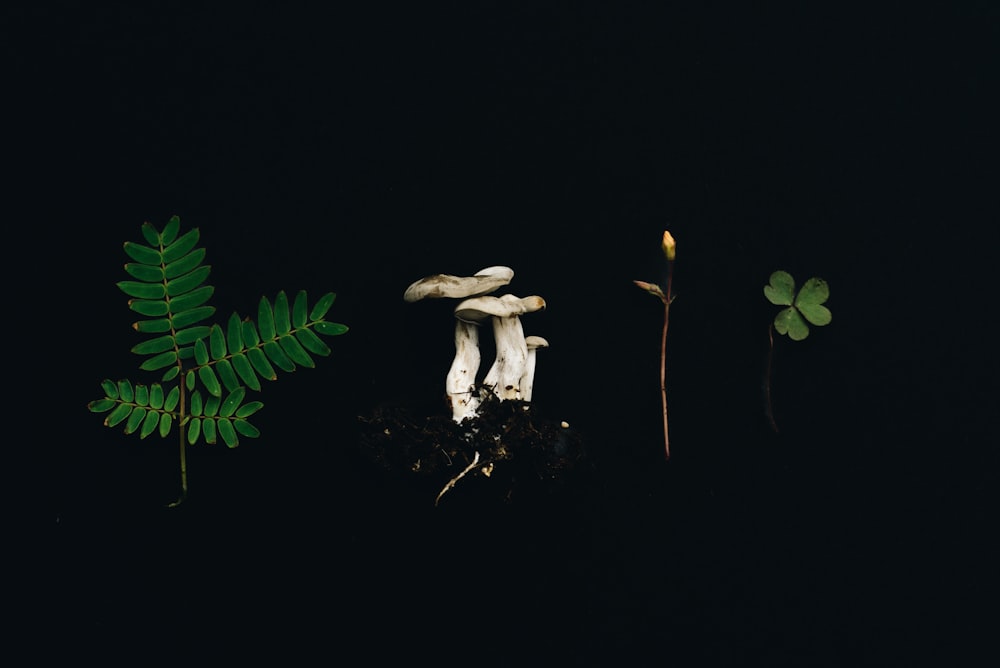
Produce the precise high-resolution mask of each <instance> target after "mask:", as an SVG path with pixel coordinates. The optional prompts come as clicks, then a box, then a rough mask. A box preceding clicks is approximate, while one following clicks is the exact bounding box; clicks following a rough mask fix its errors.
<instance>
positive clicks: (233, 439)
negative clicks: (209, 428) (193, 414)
mask: <svg viewBox="0 0 1000 668" xmlns="http://www.w3.org/2000/svg"><path fill="white" fill-rule="evenodd" d="M216 424H217V425H218V427H219V436H221V437H222V440H223V441H224V442H225V444H226V446H227V447H230V448H235V447H236V446H238V445H239V444H240V439H239V437H237V436H236V430H235V429H234V428H233V423H232V422H230V421H229V420H227V419H225V418H219V419H218V420H217V421H216Z"/></svg>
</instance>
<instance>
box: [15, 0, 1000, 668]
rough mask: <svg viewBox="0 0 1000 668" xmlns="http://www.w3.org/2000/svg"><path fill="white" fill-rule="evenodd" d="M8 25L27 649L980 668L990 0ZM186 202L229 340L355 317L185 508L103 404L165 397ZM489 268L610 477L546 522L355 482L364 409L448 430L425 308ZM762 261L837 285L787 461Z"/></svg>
mask: <svg viewBox="0 0 1000 668" xmlns="http://www.w3.org/2000/svg"><path fill="white" fill-rule="evenodd" d="M5 11H6V12H9V13H10V16H9V18H10V20H9V21H5V27H6V28H7V29H9V31H10V39H7V40H5V42H4V50H5V52H6V55H5V58H4V60H5V65H6V67H7V69H8V71H9V72H8V73H9V77H8V91H9V95H8V97H7V103H6V105H5V107H7V111H8V112H9V113H10V114H11V116H10V120H9V126H8V129H9V133H8V137H7V144H8V151H7V154H8V157H9V158H10V160H9V162H10V166H11V167H12V170H11V171H12V174H11V175H10V178H9V179H8V180H7V186H8V187H9V188H10V192H11V195H12V196H13V199H14V201H15V202H16V204H15V207H14V210H13V211H12V212H9V213H10V214H11V216H12V219H11V220H9V221H8V222H9V224H10V226H11V227H9V228H8V229H9V230H11V234H12V235H13V236H12V237H11V238H12V239H13V240H14V241H17V242H18V243H17V244H16V245H15V244H13V243H12V244H10V245H8V247H7V252H8V256H9V259H10V262H11V265H10V266H12V267H18V266H20V267H24V266H25V265H26V267H27V268H21V269H17V272H18V274H17V275H18V279H19V280H18V281H17V282H16V283H13V284H12V287H13V290H14V292H15V293H16V301H15V302H14V303H15V304H18V305H21V304H23V306H24V309H25V310H23V311H16V310H14V309H12V310H11V312H9V314H8V318H13V319H14V322H15V330H16V331H17V332H18V334H17V336H18V341H21V342H22V346H23V345H24V343H23V342H24V341H25V339H26V338H27V340H28V341H29V342H30V343H29V345H27V347H22V348H20V349H21V350H23V351H24V352H22V353H21V354H19V355H17V360H16V363H17V364H16V365H15V366H16V367H18V368H20V367H19V365H27V366H28V368H29V369H30V370H29V371H22V372H20V373H21V374H23V375H21V376H19V377H20V378H30V379H31V383H24V382H17V383H15V384H14V385H13V389H14V391H15V396H16V397H18V399H19V402H20V403H19V404H18V405H19V406H30V410H29V411H28V414H29V416H30V419H29V420H28V421H27V424H24V425H23V428H24V429H25V430H26V433H27V435H22V436H17V437H15V438H13V439H10V440H9V441H8V443H9V446H10V447H12V448H15V449H16V450H17V451H18V452H25V451H27V452H29V453H30V454H31V455H40V457H39V458H38V460H37V461H38V462H39V463H40V467H39V468H38V470H39V471H40V472H41V474H40V476H39V477H38V479H37V480H36V479H35V478H34V477H33V476H29V477H28V479H29V481H30V483H29V485H28V486H29V487H30V489H28V490H27V491H26V492H25V493H22V494H20V495H19V496H18V499H19V502H18V503H16V504H14V505H13V508H14V509H15V510H16V511H17V515H18V517H19V518H28V520H29V524H30V525H31V528H32V529H34V530H35V531H36V532H40V536H41V538H38V535H39V533H35V534H33V536H34V537H33V538H30V539H28V540H27V541H26V542H25V543H22V542H21V541H15V542H16V545H15V549H17V550H18V552H19V553H22V554H24V555H25V556H26V557H27V564H26V569H25V574H26V576H25V577H23V578H22V577H20V573H18V574H16V575H15V577H14V583H15V585H22V584H23V585H24V586H23V587H18V588H17V589H18V591H23V592H25V593H27V594H28V597H27V602H26V603H25V604H24V605H23V606H19V607H18V608H17V611H16V617H17V619H18V620H20V621H23V622H25V623H26V624H27V627H28V630H30V631H31V632H32V633H30V634H28V635H22V636H20V637H21V638H26V639H29V641H30V642H31V643H32V644H33V647H34V650H35V651H38V652H63V651H65V652H69V653H70V654H73V655H75V656H78V657H79V656H89V657H93V658H96V657H105V658H111V657H115V656H116V655H119V654H120V655H123V656H124V657H125V658H127V659H129V660H131V661H133V662H134V663H138V664H145V663H148V662H149V661H151V660H152V659H153V658H154V657H158V656H166V655H173V654H174V653H179V654H181V655H183V656H187V657H190V658H202V659H208V658H211V657H220V658H229V659H232V658H235V657H240V658H243V657H259V656H262V655H263V653H264V652H271V651H273V652H276V655H277V656H279V657H284V659H285V660H286V661H291V662H298V659H299V658H302V657H310V658H312V659H314V660H324V661H325V660H327V659H329V660H330V661H331V662H332V661H334V660H338V659H342V658H351V657H359V656H360V657H364V658H365V660H366V661H369V662H388V661H390V660H392V661H397V660H401V659H402V660H419V661H431V662H434V663H437V664H451V663H456V664H459V663H461V664H473V665H539V664H541V663H548V664H555V665H618V664H619V663H620V664H626V663H627V664H630V665H662V664H665V663H670V662H676V661H678V660H681V661H684V662H686V663H688V664H689V665H813V666H815V665H823V666H826V665H829V666H839V665H862V664H867V665H904V664H905V665H912V664H913V663H914V662H919V661H922V660H927V661H928V662H930V663H942V662H950V661H953V660H955V659H956V658H959V657H967V658H971V657H975V658H981V657H983V656H986V655H987V654H988V653H991V652H992V646H991V645H990V644H989V643H988V642H987V637H986V636H988V634H989V633H991V632H992V630H993V629H994V628H995V622H996V618H995V611H994V608H993V607H992V605H993V604H992V596H993V594H994V593H995V591H994V589H995V584H996V583H995V575H994V574H993V572H994V568H995V550H993V549H992V547H991V542H990V535H991V534H992V533H993V532H994V531H995V520H994V517H995V515H994V511H993V508H992V507H991V502H992V497H993V488H994V487H995V485H996V463H997V462H996V455H995V449H996V441H995V436H994V437H992V438H993V440H991V439H990V437H989V436H987V434H988V433H990V430H989V429H988V427H989V426H990V425H991V422H992V418H993V415H994V414H995V413H994V411H995V408H994V407H995V400H996V389H995V383H996V379H995V375H996V369H995V364H994V362H993V357H992V351H991V350H990V340H991V339H989V338H988V337H991V336H995V335H994V334H993V332H994V331H995V330H994V329H991V328H990V324H991V322H990V321H991V318H992V317H994V316H993V314H994V312H995V306H994V305H993V304H992V300H991V298H990V297H989V293H988V286H989V282H990V281H992V280H993V279H992V278H991V276H992V272H991V271H990V268H991V266H992V264H993V263H994V262H995V260H994V259H993V257H994V255H995V251H994V250H993V249H994V247H995V244H993V245H991V243H990V242H989V241H988V240H989V239H990V238H991V237H992V236H993V227H994V226H995V224H996V215H995V211H994V210H993V206H992V205H993V201H992V200H993V199H995V190H996V173H995V160H996V158H995V155H996V154H995V152H994V151H993V150H992V148H991V143H992V142H993V141H994V140H995V138H996V129H995V115H994V114H995V100H994V95H995V90H996V66H997V65H998V59H997V54H996V44H997V37H998V35H997V25H998V24H997V21H998V19H1000V16H998V15H997V11H996V9H995V8H994V7H993V6H991V5H990V4H989V3H978V4H977V3H958V4H953V5H950V6H948V7H947V8H944V7H943V6H942V7H938V8H923V7H922V6H916V7H915V6H911V5H910V4H905V5H904V4H895V5H893V4H887V5H878V4H873V5H866V6H865V8H864V9H861V10H857V11H849V10H847V9H845V8H844V7H843V6H842V5H839V4H829V3H828V4H825V5H817V4H816V3H799V4H794V5H787V6H786V5H772V6H770V7H769V8H765V9H760V8H753V9H751V8H749V6H742V5H741V6H737V7H734V6H730V5H726V4H715V3H699V4H697V7H695V6H694V5H676V6H674V5H671V4H664V3H652V4H649V5H643V4H637V5H628V6H623V7H619V6H615V7H614V8H612V7H611V6H610V4H602V3H589V2H575V3H525V4H519V5H516V6H513V7H512V6H510V5H509V4H508V3H481V2H473V3H439V4H437V5H436V6H434V7H430V8H428V7H424V6H419V5H418V4H416V3H365V5H364V8H360V9H359V8H350V7H344V8H336V9H330V8H323V9H317V8H308V7H304V6H300V5H297V4H290V5H289V4H283V5H278V4H273V5H272V4H268V3H247V4H245V5H243V6H241V7H238V8H232V7H225V8H223V7H222V6H202V7H198V8H196V9H186V8H179V7H177V6H175V5H173V4H172V3H146V4H145V5H144V6H143V7H142V8H138V7H136V6H132V5H128V4H121V5H117V4H106V5H103V6H101V7H99V8H94V7H90V6H86V5H85V4H80V5H65V6H61V7H54V6H51V5H48V6H45V5H37V6H35V8H33V9H30V10H13V12H11V10H9V9H8V10H5ZM173 214H177V215H179V216H181V222H182V226H183V227H184V229H187V228H189V227H198V228H200V230H201V239H202V241H201V245H202V246H204V247H205V248H206V249H207V250H208V260H207V262H208V263H209V264H211V265H212V278H211V281H210V282H211V283H212V284H213V285H214V286H215V287H216V293H215V297H214V299H213V302H212V303H213V304H214V305H215V306H216V307H217V308H218V319H219V321H220V322H221V321H222V319H223V318H225V317H228V315H229V313H231V312H233V311H238V312H240V313H241V314H250V313H252V312H253V310H254V308H255V306H256V303H257V300H259V298H260V297H261V296H262V295H267V296H269V297H273V296H274V294H275V293H276V292H277V291H278V290H285V291H287V292H288V293H290V294H293V293H294V292H296V291H297V290H299V289H305V290H307V291H308V293H309V294H310V296H311V297H313V298H314V299H315V298H318V297H319V296H320V295H321V294H322V293H324V292H327V291H331V290H332V291H335V292H337V293H338V299H337V302H336V303H335V305H334V307H333V309H332V310H331V312H330V314H329V318H330V319H332V320H336V321H339V322H343V323H345V324H347V325H349V326H350V327H351V331H350V332H349V333H348V334H346V335H344V336H342V337H339V338H337V339H333V340H331V341H330V344H331V347H332V348H333V354H332V356H331V357H330V358H329V359H321V360H319V363H318V365H317V368H315V369H300V370H298V371H296V372H295V373H294V374H285V375H283V376H282V377H280V378H279V381H278V382H276V383H274V384H273V385H267V386H265V390H264V393H263V395H262V396H261V399H262V400H263V401H264V402H265V404H266V406H265V409H264V410H263V411H262V412H261V413H260V414H258V416H257V419H256V420H255V424H257V426H258V427H260V428H261V430H262V431H263V435H262V437H261V438H260V439H258V440H255V441H254V440H249V441H247V440H244V442H243V443H242V444H241V446H240V447H239V448H238V449H235V450H228V449H226V448H225V447H224V446H222V445H218V446H211V447H209V446H198V447H195V448H192V449H190V450H189V467H190V484H191V497H190V498H189V500H188V501H187V502H186V503H185V504H183V505H182V506H181V507H179V508H177V509H173V510H167V509H165V508H164V504H165V503H166V502H167V501H170V500H172V499H173V497H174V495H175V494H176V491H177V473H176V471H177V463H176V456H177V453H176V445H175V443H174V441H173V439H167V440H160V439H159V438H158V437H150V438H148V439H146V440H140V439H138V437H134V436H133V437H129V436H125V435H123V434H122V433H121V430H120V429H107V428H105V427H103V426H102V424H101V418H100V417H99V416H95V415H92V414H90V413H88V412H87V411H86V404H87V402H88V401H90V400H91V399H95V398H98V397H99V396H100V394H101V390H100V386H99V383H100V381H101V380H102V379H104V378H108V377H110V378H116V379H117V378H120V377H131V378H133V379H134V380H136V381H138V382H143V381H146V382H149V381H150V380H155V379H150V378H148V377H147V378H142V377H141V376H142V374H141V372H139V371H138V370H137V367H138V363H139V362H138V360H137V358H136V357H135V356H134V355H132V354H130V353H129V352H128V351H129V348H131V346H132V345H134V344H135V343H136V342H138V341H139V340H140V339H139V338H138V336H137V335H136V334H135V333H134V332H132V330H131V329H130V324H131V322H132V320H133V319H134V318H133V317H132V314H131V313H130V312H129V311H128V309H127V308H126V305H125V302H126V298H125V296H124V295H123V294H122V293H121V292H120V291H118V289H117V288H116V287H115V285H114V284H115V282H116V281H118V280H122V279H123V278H125V274H124V272H123V271H122V269H121V265H122V264H123V263H124V262H125V261H126V257H125V255H124V253H123V252H122V249H121V244H122V242H123V241H125V240H135V241H140V240H141V238H142V237H141V234H140V231H139V228H140V225H141V224H142V222H143V221H150V222H152V223H153V224H154V225H156V226H157V227H158V228H162V226H163V224H164V223H165V222H166V221H167V219H168V218H169V217H170V216H171V215H173ZM664 229H670V230H671V232H672V233H673V235H674V237H675V238H676V239H677V243H678V251H677V253H678V255H677V263H676V268H675V278H674V290H675V292H676V294H677V295H678V296H677V301H676V302H675V304H674V306H673V308H672V313H671V316H672V317H671V327H670V336H669V341H668V371H667V385H668V393H669V399H670V411H671V412H670V416H671V440H672V444H673V457H672V459H671V461H670V462H669V463H665V462H664V461H663V456H662V434H661V432H660V426H661V424H660V419H659V410H660V407H659V401H660V398H659V394H658V377H657V375H658V364H659V359H658V351H659V335H660V326H661V323H662V309H661V307H660V304H659V303H658V302H657V301H656V300H655V299H654V298H652V297H650V296H649V295H646V294H643V293H642V292H641V291H640V290H638V289H636V288H635V287H634V286H633V285H632V280H633V279H643V280H648V281H659V280H662V277H663V264H664V263H663V258H662V254H661V252H660V248H659V241H660V236H661V234H662V231H663V230H664ZM21 263H24V264H21ZM494 264H504V265H508V266H510V267H512V268H513V269H514V271H515V277H514V280H513V282H512V283H511V285H510V291H512V292H514V293H516V294H518V295H522V296H523V295H528V294H538V295H541V296H543V297H544V298H545V300H546V302H547V303H548V308H547V310H546V311H544V312H542V313H536V314H532V315H531V316H530V317H526V319H525V327H526V330H527V333H529V334H541V335H543V336H545V337H546V338H548V339H549V341H550V342H551V344H552V345H551V348H550V349H549V350H546V351H544V355H543V356H541V358H540V366H539V371H538V376H537V380H536V390H535V393H536V396H535V405H536V408H537V410H538V411H540V412H541V413H543V414H545V415H547V416H549V417H551V418H553V419H556V420H566V421H567V422H569V423H570V424H571V428H573V429H575V430H577V432H578V433H580V434H581V435H582V436H583V438H584V441H585V443H586V444H587V448H588V452H589V455H590V458H589V461H590V463H591V467H592V468H591V469H590V471H589V473H588V475H587V476H585V477H580V478H575V479H573V480H571V481H570V484H569V486H568V488H567V489H565V490H563V491H562V492H560V493H559V494H557V495H555V496H553V497H552V498H529V499H525V500H522V501H520V502H518V503H514V504H513V505H511V506H507V507H495V506H492V505H482V504H478V503H477V499H476V498H475V497H474V496H471V495H464V494H463V491H462V489H461V487H458V488H456V490H454V491H453V492H452V493H450V495H449V497H450V498H449V497H445V501H443V502H442V505H441V506H440V507H439V508H437V509H435V508H433V499H431V498H425V497H423V496H420V495H417V494H415V493H414V490H413V489H411V488H410V487H409V486H407V485H405V484H399V483H398V481H391V480H386V479H384V478H383V477H381V476H379V475H378V474H377V473H376V472H374V471H373V470H371V469H370V468H368V467H366V466H365V465H364V463H363V462H361V461H360V460H359V459H358V458H357V456H356V454H355V450H356V445H357V439H358V421H357V418H358V416H359V415H366V414H369V413H370V412H371V411H373V410H374V409H375V408H376V407H377V406H379V405H382V404H384V403H390V404H395V403H400V404H403V405H406V406H409V407H411V408H413V409H414V410H417V411H425V412H434V411H442V410H444V406H443V404H442V403H441V400H440V397H441V393H442V386H443V378H444V374H445V372H446V371H447V366H448V364H449V363H450V358H451V354H452V338H451V337H452V324H451V316H450V305H449V304H447V303H444V302H436V303H419V304H405V303H403V301H402V298H401V297H402V292H403V290H404V289H405V288H406V286H407V285H408V284H409V283H410V282H412V281H413V280H415V279H417V278H420V277H422V276H424V275H428V274H432V273H438V272H443V273H453V274H470V273H473V272H475V271H477V270H479V269H481V268H482V267H485V266H489V265H494ZM775 269H786V270H788V271H790V272H791V273H792V274H793V275H794V276H795V277H796V278H798V279H799V280H800V281H801V280H804V279H806V278H808V277H809V276H814V275H815V276H821V277H823V278H825V279H826V280H827V281H828V282H829V283H830V286H831V293H832V296H831V298H830V301H829V303H828V305H829V306H830V308H831V310H832V312H833V323H832V324H831V325H830V326H829V327H826V328H822V329H817V330H815V331H814V332H813V334H812V335H811V336H810V337H809V338H808V339H807V340H805V341H803V342H800V343H794V342H791V341H789V340H788V339H784V338H783V339H780V340H779V341H778V342H777V347H778V349H777V357H776V366H775V370H774V373H775V375H774V383H775V384H774V392H775V402H776V403H775V411H776V414H777V419H778V421H779V424H780V426H781V428H782V431H781V433H780V434H777V435H776V434H773V433H772V432H771V431H770V429H769V427H768V425H767V422H766V420H765V417H764V413H763V403H762V395H761V380H762V374H763V370H764V361H765V357H766V354H767V326H768V322H769V321H770V319H771V318H772V317H773V315H774V313H775V312H776V309H775V307H773V306H772V305H771V304H769V303H768V302H767V301H766V300H765V299H764V297H763V294H762V287H763V285H764V284H765V283H766V282H767V277H768V275H769V274H770V273H771V272H772V271H773V270H775ZM18 313H27V314H28V316H27V318H25V319H22V318H24V316H22V315H15V314H18ZM18 322H20V323H21V324H20V326H18V325H17V323H18ZM22 328H23V329H22ZM986 351H988V352H986ZM18 422H20V420H18ZM32 459H33V460H34V457H33V458H32ZM11 477H13V478H15V479H17V481H18V482H19V481H20V480H22V479H23V477H22V476H20V475H18V474H17V473H11ZM22 546H26V548H27V549H25V550H21V547H22ZM15 600H16V599H15ZM354 660H357V659H354Z"/></svg>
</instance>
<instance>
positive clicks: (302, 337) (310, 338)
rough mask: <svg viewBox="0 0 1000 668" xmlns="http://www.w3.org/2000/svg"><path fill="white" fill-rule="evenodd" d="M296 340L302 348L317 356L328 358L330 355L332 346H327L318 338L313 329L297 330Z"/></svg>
mask: <svg viewBox="0 0 1000 668" xmlns="http://www.w3.org/2000/svg"><path fill="white" fill-rule="evenodd" d="M295 338H297V339H298V340H299V343H301V344H302V347H303V348H305V349H306V350H308V351H309V352H311V353H313V354H315V355H321V356H323V357H326V356H327V355H329V354H330V352H331V351H330V346H328V345H326V343H325V342H324V341H323V339H321V338H319V337H318V336H316V333H315V332H313V331H312V330H311V329H297V330H295Z"/></svg>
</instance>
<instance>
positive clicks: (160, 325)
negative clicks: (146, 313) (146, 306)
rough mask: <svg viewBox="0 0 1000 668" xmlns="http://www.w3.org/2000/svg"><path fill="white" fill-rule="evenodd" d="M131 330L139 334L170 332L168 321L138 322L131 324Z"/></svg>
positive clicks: (163, 319) (165, 319)
mask: <svg viewBox="0 0 1000 668" xmlns="http://www.w3.org/2000/svg"><path fill="white" fill-rule="evenodd" d="M132 329H134V330H135V331H137V332H140V333H141V334H161V333H163V332H169V331H170V319H169V318H159V319H157V320H139V321H136V322H133V323H132Z"/></svg>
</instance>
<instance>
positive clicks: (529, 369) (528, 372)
mask: <svg viewBox="0 0 1000 668" xmlns="http://www.w3.org/2000/svg"><path fill="white" fill-rule="evenodd" d="M524 343H525V345H526V346H527V347H528V361H527V362H525V364H524V373H523V374H522V375H521V399H522V400H524V401H531V390H532V388H533V387H534V385H535V362H536V359H535V356H536V355H537V351H538V349H539V348H548V347H549V342H548V341H546V340H545V339H543V338H542V337H540V336H526V337H524Z"/></svg>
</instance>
